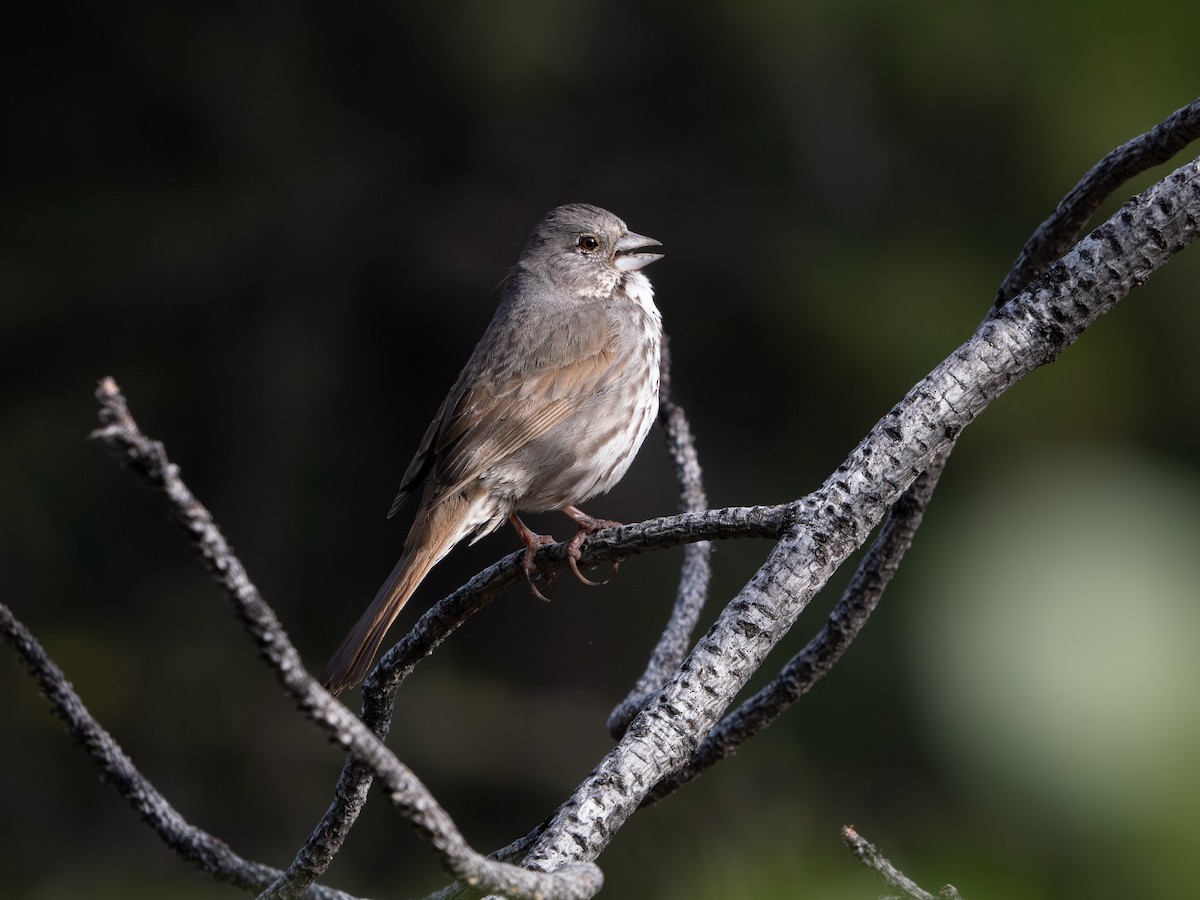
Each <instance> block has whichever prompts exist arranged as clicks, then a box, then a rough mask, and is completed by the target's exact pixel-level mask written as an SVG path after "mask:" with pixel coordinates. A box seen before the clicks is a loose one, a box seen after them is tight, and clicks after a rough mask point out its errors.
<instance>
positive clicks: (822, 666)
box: [646, 101, 1200, 803]
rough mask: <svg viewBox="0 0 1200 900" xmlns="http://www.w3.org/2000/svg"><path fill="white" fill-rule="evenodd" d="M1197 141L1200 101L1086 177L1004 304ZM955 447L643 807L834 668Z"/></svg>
mask: <svg viewBox="0 0 1200 900" xmlns="http://www.w3.org/2000/svg"><path fill="white" fill-rule="evenodd" d="M1197 137H1200V101H1197V102H1196V103H1193V104H1191V105H1189V106H1187V107H1184V108H1183V109H1181V110H1179V111H1177V112H1176V113H1174V114H1173V115H1171V116H1170V117H1169V118H1168V119H1166V120H1165V121H1164V122H1162V123H1160V124H1159V125H1157V126H1155V127H1154V128H1152V129H1151V130H1150V131H1148V132H1146V133H1145V134H1143V135H1141V136H1140V137H1137V138H1134V139H1133V140H1131V141H1127V142H1126V143H1125V144H1122V145H1121V146H1120V147H1118V148H1117V149H1116V150H1113V151H1112V152H1111V153H1109V154H1108V155H1107V156H1105V157H1104V159H1102V160H1101V161H1100V162H1099V163H1097V164H1096V165H1095V166H1093V167H1092V168H1091V170H1089V171H1088V173H1087V174H1086V175H1084V177H1083V178H1082V179H1081V180H1080V181H1079V182H1078V183H1077V184H1076V185H1075V187H1074V188H1073V189H1072V190H1071V192H1070V193H1069V194H1068V195H1067V197H1066V198H1065V199H1064V200H1063V202H1062V203H1060V204H1059V206H1058V208H1057V209H1056V210H1055V212H1054V214H1053V215H1051V216H1050V217H1049V218H1047V219H1046V221H1045V222H1043V223H1042V224H1041V226H1040V227H1039V228H1038V230H1037V232H1036V233H1035V234H1034V235H1033V236H1032V237H1031V238H1030V239H1029V241H1028V242H1027V243H1026V245H1025V248H1024V249H1023V250H1022V252H1021V255H1020V257H1019V258H1018V260H1017V262H1015V263H1014V264H1013V268H1012V269H1011V270H1010V272H1009V273H1008V275H1007V276H1006V278H1005V280H1004V284H1003V285H1002V286H1001V289H1000V296H1001V297H1003V298H1004V299H1005V300H1008V299H1011V297H1012V296H1013V295H1014V293H1015V292H1016V291H1019V290H1023V289H1024V288H1025V287H1026V286H1027V285H1028V282H1029V280H1030V278H1031V277H1033V275H1036V274H1039V273H1041V272H1042V271H1044V270H1045V268H1046V267H1047V266H1048V265H1049V264H1050V263H1052V262H1053V261H1054V257H1048V256H1047V254H1051V253H1061V252H1062V250H1063V249H1065V248H1066V247H1068V246H1070V245H1071V244H1072V243H1073V242H1075V241H1076V240H1077V239H1078V237H1079V233H1080V231H1081V230H1082V228H1083V226H1084V225H1085V224H1086V223H1087V219H1088V218H1089V217H1090V216H1091V215H1092V213H1094V212H1095V210H1096V209H1098V208H1099V206H1100V204H1101V203H1103V202H1104V200H1105V199H1107V198H1108V196H1109V195H1110V194H1111V193H1112V191H1114V190H1115V189H1116V188H1117V187H1119V186H1120V184H1122V183H1123V182H1124V181H1125V180H1128V179H1129V178H1132V177H1134V176H1135V175H1138V174H1140V173H1141V172H1144V171H1145V170H1147V169H1149V168H1151V167H1153V166H1155V165H1158V164H1159V163H1161V162H1162V161H1163V160H1164V159H1165V158H1167V156H1169V155H1170V154H1171V153H1174V152H1176V151H1177V150H1178V149H1180V148H1182V147H1183V146H1186V145H1187V144H1188V143H1190V142H1191V141H1193V140H1195V139H1196V138H1197ZM1168 151H1170V152H1169V153H1168ZM1164 154H1167V156H1164ZM1085 212H1086V215H1084V213H1085ZM998 308H999V307H998V306H993V307H992V308H991V309H990V310H989V312H988V317H989V318H990V317H991V316H993V315H995V313H996V311H997V309H998ZM954 446H955V442H953V441H952V442H950V443H949V444H947V445H946V447H945V448H944V449H943V450H942V451H941V452H940V453H939V454H938V455H937V456H936V457H935V458H934V460H933V462H932V463H931V464H930V466H929V468H928V469H926V470H925V471H924V472H923V473H922V474H921V477H920V478H918V479H917V480H916V481H915V482H913V484H912V485H911V486H910V487H909V488H908V490H907V491H905V493H904V494H903V495H902V496H901V498H900V500H899V501H897V503H896V505H895V506H894V507H892V510H891V512H890V513H889V514H888V519H887V521H886V522H885V523H884V526H883V528H882V529H881V531H880V534H879V536H878V537H877V538H876V540H875V542H874V544H873V545H872V547H871V550H870V552H869V553H868V554H867V556H866V557H865V558H864V559H863V561H862V563H861V564H860V566H859V568H858V571H857V572H856V573H855V576H854V579H853V581H852V582H851V584H850V585H849V587H848V588H847V589H846V591H845V593H844V594H843V596H842V598H841V599H840V600H839V601H838V604H837V606H836V607H835V608H834V610H833V612H832V613H831V614H830V617H829V620H828V622H827V623H826V624H825V627H824V628H823V629H822V630H821V631H820V633H818V634H817V635H816V637H814V638H813V639H812V641H810V642H809V643H808V645H807V646H805V648H804V649H803V650H802V651H801V652H800V653H799V654H798V655H797V656H796V657H794V658H793V659H792V660H791V661H790V662H789V663H788V664H787V666H785V667H784V669H783V670H782V671H781V672H780V674H779V675H778V676H777V677H776V678H775V679H774V680H773V681H772V682H771V683H770V684H768V685H767V686H766V687H764V688H763V689H762V690H761V691H759V692H758V693H757V694H756V695H755V696H754V697H752V698H751V699H750V700H748V701H746V703H745V704H743V705H742V707H740V708H739V709H738V710H736V711H735V712H734V713H732V714H731V715H729V716H728V717H726V718H725V719H724V720H723V721H722V722H721V723H720V724H719V725H718V726H717V727H716V728H714V729H713V731H712V732H711V733H710V734H709V735H708V737H707V738H705V740H704V743H703V744H701V746H700V747H699V749H698V750H697V751H696V755H695V757H693V759H692V761H691V762H690V763H689V764H688V765H687V766H686V767H685V768H684V769H683V770H681V771H680V772H677V773H676V774H674V775H673V776H672V777H671V778H669V779H667V780H665V781H663V782H662V783H660V784H659V785H657V786H655V788H654V790H653V791H652V792H651V793H650V794H649V796H648V797H647V798H646V802H648V803H649V802H653V801H655V800H658V799H661V798H662V797H665V796H667V795H668V794H671V793H673V792H674V791H675V790H677V789H678V788H679V787H681V786H682V785H683V784H686V783H687V782H688V781H690V780H691V779H692V778H695V777H696V775H698V774H700V773H701V772H703V771H704V770H705V769H707V768H708V767H709V766H711V765H713V764H714V763H716V762H718V761H719V760H721V759H723V758H725V757H726V756H728V755H729V754H730V753H733V752H734V751H735V750H736V749H737V748H738V747H740V746H741V745H742V744H744V743H745V742H746V741H747V740H749V739H750V738H751V737H753V736H754V735H755V734H757V733H758V732H759V731H761V730H762V729H763V728H765V727H766V726H768V725H769V724H771V723H772V722H773V721H775V719H776V718H778V717H779V715H781V714H782V712H783V711H784V710H785V709H786V708H787V707H788V706H790V705H791V704H792V703H794V702H795V701H796V700H798V699H799V698H800V697H801V696H802V695H803V694H805V693H807V691H808V690H809V689H810V688H811V687H812V685H813V684H815V683H816V681H817V680H819V679H820V678H822V677H824V675H825V674H826V673H827V672H828V671H829V670H830V668H832V666H833V664H834V663H835V662H837V660H838V659H839V658H840V657H841V655H842V654H843V653H844V652H845V650H846V648H847V647H848V646H849V644H850V643H851V642H852V641H853V640H854V638H855V637H856V636H857V634H858V632H859V631H860V630H861V629H862V627H863V625H865V624H866V620H867V618H868V617H869V616H870V615H871V612H872V611H873V610H874V608H875V606H876V605H877V604H878V603H879V600H880V599H881V597H882V594H883V592H884V591H885V590H886V588H887V585H888V583H889V582H890V581H891V578H892V576H893V575H894V574H895V572H896V570H897V568H898V567H899V564H900V561H901V559H903V557H904V554H905V553H906V552H907V550H908V548H909V547H910V546H911V544H912V540H913V537H914V536H915V534H916V531H917V529H918V528H919V527H920V524H921V520H922V517H923V516H924V512H925V507H926V506H927V505H928V503H929V500H930V498H931V497H932V496H933V492H934V490H935V489H936V488H937V485H938V482H939V480H940V479H941V476H942V471H943V470H944V469H945V465H946V462H947V461H948V459H949V458H950V454H951V452H952V451H953V450H954Z"/></svg>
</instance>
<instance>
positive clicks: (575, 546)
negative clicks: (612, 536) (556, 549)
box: [563, 506, 621, 587]
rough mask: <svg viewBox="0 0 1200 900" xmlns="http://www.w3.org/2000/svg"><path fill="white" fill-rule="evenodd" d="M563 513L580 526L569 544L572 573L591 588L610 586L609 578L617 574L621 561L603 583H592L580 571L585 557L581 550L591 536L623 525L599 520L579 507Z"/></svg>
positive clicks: (613, 567) (565, 510) (569, 562)
mask: <svg viewBox="0 0 1200 900" xmlns="http://www.w3.org/2000/svg"><path fill="white" fill-rule="evenodd" d="M563 512H564V513H566V514H567V516H568V517H570V519H571V521H572V522H574V523H575V524H576V525H578V526H579V530H578V531H577V532H575V536H574V537H573V538H571V540H570V541H568V542H567V565H568V566H569V567H570V569H571V572H572V573H574V575H575V577H576V578H578V579H579V581H580V582H581V583H583V584H586V585H588V586H589V587H599V586H600V585H602V584H608V580H609V578H612V577H613V575H616V574H617V567H618V566H619V565H620V561H617V562H614V563H613V564H612V572H611V573H609V576H608V578H605V579H604V580H603V581H592V580H591V579H590V578H588V577H586V576H585V575H584V574H583V573H582V572H580V571H579V557H580V556H582V555H583V554H582V553H581V552H580V550H579V548H580V547H581V546H582V545H583V542H584V540H586V539H587V536H588V535H589V534H595V533H596V532H597V531H600V530H601V529H604V528H619V527H620V525H621V523H620V522H614V521H612V519H597V518H596V517H595V516H589V515H588V514H587V513H585V512H584V511H583V510H582V509H580V508H579V507H577V506H564V507H563Z"/></svg>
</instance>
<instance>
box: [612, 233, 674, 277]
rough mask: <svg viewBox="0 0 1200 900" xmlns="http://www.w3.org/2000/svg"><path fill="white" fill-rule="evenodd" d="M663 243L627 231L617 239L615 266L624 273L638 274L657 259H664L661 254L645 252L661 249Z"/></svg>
mask: <svg viewBox="0 0 1200 900" xmlns="http://www.w3.org/2000/svg"><path fill="white" fill-rule="evenodd" d="M661 246H662V241H656V240H655V239H654V238H651V237H646V236H645V235H644V234H634V233H633V232H632V231H626V232H625V233H624V234H623V235H621V236H620V237H619V238H617V255H616V256H615V257H613V265H614V266H616V267H617V268H618V269H620V270H621V271H622V272H636V271H637V270H638V269H640V268H642V267H643V266H648V265H650V263H652V262H654V261H655V260H656V259H662V258H663V255H662V254H661V253H648V252H645V250H646V248H647V247H661Z"/></svg>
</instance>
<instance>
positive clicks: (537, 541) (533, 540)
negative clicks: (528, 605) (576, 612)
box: [508, 513, 578, 603]
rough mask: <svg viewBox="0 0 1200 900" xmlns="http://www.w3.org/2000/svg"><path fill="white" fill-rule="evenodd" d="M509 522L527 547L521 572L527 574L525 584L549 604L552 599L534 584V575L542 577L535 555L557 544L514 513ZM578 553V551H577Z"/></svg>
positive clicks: (522, 559)
mask: <svg viewBox="0 0 1200 900" xmlns="http://www.w3.org/2000/svg"><path fill="white" fill-rule="evenodd" d="M508 521H509V522H511V523H512V527H513V528H515V529H517V535H518V537H520V538H521V543H522V544H524V545H525V555H524V556H523V557H521V571H523V572H524V573H525V583H526V584H528V585H529V590H530V591H532V592H533V596H535V597H537V598H538V599H539V600H541V601H542V602H544V603H549V602H550V598H549V597H547V596H546V595H545V594H543V593H542V592H541V591H539V590H538V589H537V588H536V587H534V584H533V576H534V574H535V573H536V574H538V575H540V574H541V572H539V571H538V567H537V563H535V562H534V561H533V557H534V555H535V554H536V553H537V551H538V548H539V547H545V546H546V545H547V544H553V543H556V541H555V540H554V538H553V537H551V536H550V535H548V534H538V533H537V532H536V531H533V530H531V529H530V528H529V526H528V525H526V524H525V523H524V522H522V521H521V518H520V516H518V515H517V514H516V513H513V514H512V515H511V516H509V517H508ZM576 552H578V551H576Z"/></svg>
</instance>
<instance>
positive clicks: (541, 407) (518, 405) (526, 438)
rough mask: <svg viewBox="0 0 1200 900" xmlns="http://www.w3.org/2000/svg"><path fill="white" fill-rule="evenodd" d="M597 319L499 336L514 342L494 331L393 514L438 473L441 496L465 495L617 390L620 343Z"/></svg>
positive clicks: (411, 470)
mask: <svg viewBox="0 0 1200 900" xmlns="http://www.w3.org/2000/svg"><path fill="white" fill-rule="evenodd" d="M597 312H598V311H596V310H593V311H591V313H590V314H589V315H586V316H584V315H581V316H573V317H571V318H570V319H566V320H564V321H563V322H562V323H561V326H560V327H559V328H557V329H548V330H546V329H521V330H520V331H519V332H516V333H514V332H512V331H507V330H504V329H497V332H499V333H500V334H506V333H507V336H508V339H507V340H502V339H498V338H497V337H496V336H495V335H493V334H492V333H491V329H489V334H488V335H485V337H484V339H483V340H482V341H481V342H480V346H479V347H478V348H476V353H475V358H473V359H472V360H471V362H468V364H467V367H466V368H465V369H464V370H463V374H462V375H460V376H459V381H458V382H457V383H456V384H455V386H454V388H453V389H452V390H451V391H450V394H449V395H448V396H447V397H446V399H445V401H443V403H442V406H441V409H439V410H438V414H437V416H436V417H435V418H434V420H433V422H432V423H431V424H430V426H429V428H428V430H427V431H426V432H425V436H424V437H423V438H422V440H421V444H420V447H419V448H418V450H417V453H416V456H414V457H413V460H412V462H411V463H409V466H408V469H407V470H406V471H405V473H404V477H403V479H401V484H400V491H399V493H398V494H397V496H396V500H395V502H393V504H392V509H391V512H389V513H388V515H392V514H393V513H395V512H396V510H398V509H399V508H400V506H401V505H403V503H404V502H405V501H406V500H407V499H408V497H409V496H410V495H411V494H412V492H413V491H414V490H415V489H416V487H417V485H418V484H419V483H420V482H421V480H422V479H424V478H425V477H427V476H428V475H430V474H431V473H432V474H433V475H434V477H435V478H436V479H437V489H436V494H435V496H436V497H441V496H446V495H447V494H449V493H452V492H454V491H458V490H460V489H461V488H462V487H463V486H464V485H466V484H467V483H469V482H470V481H472V480H474V479H475V478H478V477H479V476H480V475H482V474H483V473H484V472H486V471H487V470H488V469H489V468H490V467H491V466H493V465H495V463H496V462H497V461H498V460H501V459H503V458H504V457H506V456H509V455H510V454H512V453H515V452H517V451H518V450H520V449H521V448H522V447H524V446H526V445H527V444H529V443H530V442H532V441H535V440H537V439H538V438H540V437H542V436H543V435H545V434H546V433H547V432H549V431H550V430H551V429H552V428H554V427H555V426H556V425H558V424H559V423H560V422H562V421H563V420H564V419H566V418H567V417H568V416H570V415H571V414H572V413H574V412H576V411H577V410H579V409H582V408H584V407H585V406H586V405H587V404H588V403H589V402H590V401H591V400H593V399H594V398H595V397H596V396H597V395H598V394H600V393H601V391H602V390H603V389H604V388H605V386H606V385H607V384H610V383H611V378H610V377H609V375H608V373H609V371H610V369H611V368H612V366H613V362H614V359H615V357H616V355H617V350H618V340H617V335H616V334H615V332H614V331H613V329H612V327H611V325H610V323H609V321H608V318H607V316H605V315H603V314H602V313H601V314H597ZM535 331H539V332H541V334H540V335H538V334H534V333H533V332H535ZM476 358H477V359H478V362H479V364H478V365H475V363H476ZM472 372H477V373H491V376H490V377H487V376H485V375H475V376H473V377H472V376H471V375H470V374H469V373H472ZM430 499H433V498H430Z"/></svg>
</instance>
